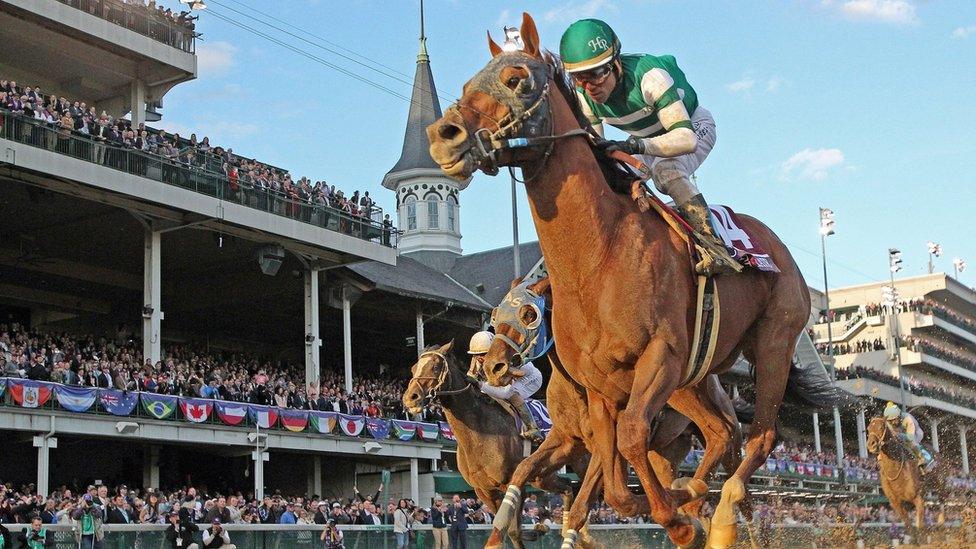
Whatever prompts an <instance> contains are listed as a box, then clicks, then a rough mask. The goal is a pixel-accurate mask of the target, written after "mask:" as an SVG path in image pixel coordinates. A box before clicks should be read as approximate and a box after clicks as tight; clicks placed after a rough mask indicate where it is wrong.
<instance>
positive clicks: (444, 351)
mask: <svg viewBox="0 0 976 549" xmlns="http://www.w3.org/2000/svg"><path fill="white" fill-rule="evenodd" d="M453 348H454V340H453V339H452V340H450V341H448V342H447V343H445V344H443V345H441V354H442V355H445V356H447V355H449V354H451V349H453Z"/></svg>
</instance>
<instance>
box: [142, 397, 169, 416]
mask: <svg viewBox="0 0 976 549" xmlns="http://www.w3.org/2000/svg"><path fill="white" fill-rule="evenodd" d="M139 399H140V400H141V401H142V409H143V410H145V411H146V413H147V414H149V415H150V416H152V417H154V418H156V419H167V418H168V417H170V416H171V415H173V412H175V411H176V406H177V397H175V396H170V395H154V394H152V393H141V394H140V396H139Z"/></svg>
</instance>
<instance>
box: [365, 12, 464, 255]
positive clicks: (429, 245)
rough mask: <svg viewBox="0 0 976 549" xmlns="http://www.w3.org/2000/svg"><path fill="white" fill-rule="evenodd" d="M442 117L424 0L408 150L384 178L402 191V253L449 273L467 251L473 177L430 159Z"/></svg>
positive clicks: (386, 183) (399, 209)
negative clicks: (463, 219)
mask: <svg viewBox="0 0 976 549" xmlns="http://www.w3.org/2000/svg"><path fill="white" fill-rule="evenodd" d="M440 117H441V105H440V101H439V100H438V98H437V88H435V87H434V75H433V73H432V72H431V69H430V56H429V55H428V53H427V35H426V33H425V29H424V4H423V0H421V2H420V50H419V52H418V53H417V70H416V73H415V74H414V80H413V92H412V93H411V96H410V111H409V113H408V114H407V129H406V132H404V136H403V149H402V150H401V152H400V159H399V160H398V161H397V163H396V164H395V165H394V166H393V168H392V169H391V170H390V171H389V172H387V174H386V176H384V177H383V186H384V187H386V188H387V189H390V190H392V191H393V192H395V193H396V197H397V213H398V221H399V228H400V230H402V231H404V234H403V236H402V237H401V238H400V244H399V248H400V253H403V254H411V257H414V258H416V259H417V260H419V261H422V262H424V263H427V264H428V265H430V266H432V267H435V268H438V269H440V270H445V271H446V270H447V269H450V266H451V264H453V261H454V258H456V257H458V256H460V254H461V229H460V218H459V213H460V211H459V208H458V197H459V192H460V191H461V190H463V189H464V188H465V187H467V186H468V183H470V182H471V179H470V178H468V179H466V180H464V181H455V180H453V179H451V178H449V177H447V176H446V175H444V173H443V172H441V169H440V167H439V166H438V165H437V163H436V162H434V159H433V158H431V157H430V141H429V140H428V139H427V126H429V125H431V124H433V123H434V121H435V120H437V119H438V118H440Z"/></svg>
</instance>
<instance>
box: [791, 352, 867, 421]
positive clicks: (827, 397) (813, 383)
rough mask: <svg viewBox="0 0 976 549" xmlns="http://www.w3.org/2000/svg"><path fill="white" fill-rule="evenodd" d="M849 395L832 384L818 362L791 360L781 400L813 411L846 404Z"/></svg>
mask: <svg viewBox="0 0 976 549" xmlns="http://www.w3.org/2000/svg"><path fill="white" fill-rule="evenodd" d="M850 398H851V396H850V395H849V394H848V393H847V392H845V391H842V390H840V389H838V388H837V386H836V385H834V382H833V381H832V380H831V379H830V375H828V374H827V371H826V370H825V369H824V368H823V367H822V366H820V364H819V363H818V364H811V365H809V366H804V365H803V364H800V363H798V362H797V361H793V363H792V364H790V375H789V378H787V380H786V394H785V395H784V396H783V401H784V402H787V403H789V404H793V405H795V406H800V407H801V408H806V409H810V410H813V411H817V410H826V409H828V408H831V407H833V406H841V405H846V404H847V403H848V400H849V399H850Z"/></svg>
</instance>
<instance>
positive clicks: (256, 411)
mask: <svg viewBox="0 0 976 549" xmlns="http://www.w3.org/2000/svg"><path fill="white" fill-rule="evenodd" d="M247 413H248V415H250V416H251V421H252V422H254V424H255V425H257V426H258V427H260V428H262V429H270V428H272V427H274V425H275V423H278V409H277V408H272V407H271V406H258V405H255V404H252V405H250V406H248V407H247Z"/></svg>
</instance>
